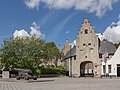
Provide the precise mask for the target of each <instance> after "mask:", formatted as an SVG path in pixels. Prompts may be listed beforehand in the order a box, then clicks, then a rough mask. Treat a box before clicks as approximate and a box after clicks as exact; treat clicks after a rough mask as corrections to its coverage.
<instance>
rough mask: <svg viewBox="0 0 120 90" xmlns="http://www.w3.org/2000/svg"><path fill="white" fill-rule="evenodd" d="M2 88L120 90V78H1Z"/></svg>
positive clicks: (24, 89) (27, 89) (9, 89)
mask: <svg viewBox="0 0 120 90" xmlns="http://www.w3.org/2000/svg"><path fill="white" fill-rule="evenodd" d="M0 90H120V78H112V79H109V78H103V79H100V78H93V79H92V78H68V77H63V78H39V79H38V80H37V81H32V80H30V81H25V80H20V81H16V80H15V79H10V80H2V79H1V80H0Z"/></svg>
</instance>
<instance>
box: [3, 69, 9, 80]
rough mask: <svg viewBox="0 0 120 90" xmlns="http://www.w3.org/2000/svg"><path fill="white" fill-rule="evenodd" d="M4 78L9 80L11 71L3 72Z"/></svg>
mask: <svg viewBox="0 0 120 90" xmlns="http://www.w3.org/2000/svg"><path fill="white" fill-rule="evenodd" d="M2 78H3V79H8V78H9V71H2Z"/></svg>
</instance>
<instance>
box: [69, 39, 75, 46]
mask: <svg viewBox="0 0 120 90" xmlns="http://www.w3.org/2000/svg"><path fill="white" fill-rule="evenodd" d="M69 45H71V48H73V47H74V46H76V40H74V41H73V42H72V43H70V44H69Z"/></svg>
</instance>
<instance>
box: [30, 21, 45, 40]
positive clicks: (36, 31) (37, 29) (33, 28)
mask: <svg viewBox="0 0 120 90" xmlns="http://www.w3.org/2000/svg"><path fill="white" fill-rule="evenodd" d="M30 29H31V32H30V34H31V35H36V37H40V38H45V34H42V33H41V32H40V27H39V26H37V24H36V23H35V22H33V23H32V26H31V27H30Z"/></svg>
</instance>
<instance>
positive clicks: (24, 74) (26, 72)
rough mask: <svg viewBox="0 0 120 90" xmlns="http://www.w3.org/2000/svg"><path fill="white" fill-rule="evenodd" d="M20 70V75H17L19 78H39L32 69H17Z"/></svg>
mask: <svg viewBox="0 0 120 90" xmlns="http://www.w3.org/2000/svg"><path fill="white" fill-rule="evenodd" d="M16 70H17V71H18V75H17V76H16V79H17V80H20V79H25V80H29V79H33V80H37V76H35V75H34V74H33V73H32V70H30V69H16Z"/></svg>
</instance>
